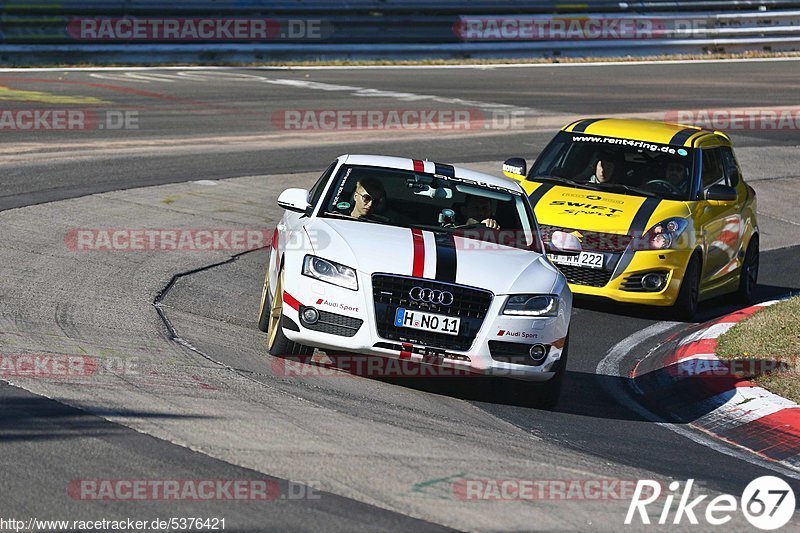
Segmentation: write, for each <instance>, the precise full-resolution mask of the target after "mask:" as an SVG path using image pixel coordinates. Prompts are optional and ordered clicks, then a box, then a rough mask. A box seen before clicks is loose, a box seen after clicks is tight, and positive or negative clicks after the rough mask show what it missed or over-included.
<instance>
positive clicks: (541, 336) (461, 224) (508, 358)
mask: <svg viewBox="0 0 800 533" xmlns="http://www.w3.org/2000/svg"><path fill="white" fill-rule="evenodd" d="M278 205H280V206H281V207H283V208H284V209H285V210H286V212H285V214H284V216H283V218H282V219H281V221H280V223H279V224H278V226H277V228H276V230H275V234H274V236H273V242H272V250H271V252H270V260H269V265H268V267H267V275H266V279H265V281H264V288H263V294H262V300H261V313H260V317H259V328H260V329H261V330H262V331H265V332H267V334H268V335H267V337H268V341H267V345H268V350H269V353H270V354H272V355H276V356H287V355H307V354H310V353H311V352H312V351H313V349H314V348H317V349H319V350H321V351H325V352H328V353H336V354H340V353H355V354H367V355H373V356H376V355H377V356H383V357H388V358H396V359H401V360H408V361H411V362H417V363H421V364H422V365H426V364H430V365H436V366H438V367H439V368H446V367H451V368H453V369H461V370H464V371H465V374H469V375H472V374H478V375H480V374H483V375H492V376H506V377H513V378H520V379H524V380H528V381H541V382H545V383H542V384H539V385H537V387H538V388H540V389H541V392H543V393H545V394H546V395H547V397H550V398H553V399H556V398H557V397H558V394H559V391H560V388H561V379H562V377H563V374H564V372H565V368H566V357H567V347H568V332H569V320H570V313H571V308H572V294H571V292H570V290H569V288H568V286H567V282H566V280H565V278H564V276H563V275H562V274H561V273H560V271H559V270H558V269H556V268H555V267H553V265H552V264H551V263H550V261H549V260H548V259H547V257H546V255H545V251H544V250H543V245H542V240H541V238H540V236H539V232H538V228H537V225H536V221H535V218H534V215H533V211H532V210H531V207H530V204H529V202H528V198H527V196H526V195H525V193H524V191H523V190H522V188H521V187H520V186H519V184H518V183H517V182H516V181H514V180H510V179H506V178H502V177H495V176H490V175H486V174H482V173H479V172H475V171H471V170H467V169H463V168H458V167H453V166H451V165H444V164H439V163H434V162H431V161H420V160H413V159H404V158H396V157H383V156H368V155H343V156H341V157H339V158H338V159H336V161H334V162H333V163H332V164H331V165H330V166H329V167H328V169H327V170H326V171H325V172H324V173H323V174H322V176H321V177H320V178H319V180H318V181H317V182H316V184H315V185H314V186H313V187H312V188H311V190H310V191H309V190H305V189H287V190H286V191H284V192H283V193H282V194H281V195H280V197H279V198H278ZM557 233H558V234H557V235H555V236H554V237H553V238H551V241H552V242H553V243H554V244H552V245H551V246H557V248H555V249H553V250H550V251H556V252H558V253H559V254H578V253H580V243H579V242H578V240H577V239H576V238H575V237H574V236H572V235H569V234H563V233H561V232H557ZM556 243H557V244H556Z"/></svg>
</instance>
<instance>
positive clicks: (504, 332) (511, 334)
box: [496, 329, 539, 339]
mask: <svg viewBox="0 0 800 533" xmlns="http://www.w3.org/2000/svg"><path fill="white" fill-rule="evenodd" d="M496 336H497V337H517V338H521V339H538V338H539V334H538V333H528V332H527V331H509V330H507V329H501V330H500V331H498V332H497V335H496Z"/></svg>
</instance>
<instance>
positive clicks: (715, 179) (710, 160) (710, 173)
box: [695, 146, 743, 290]
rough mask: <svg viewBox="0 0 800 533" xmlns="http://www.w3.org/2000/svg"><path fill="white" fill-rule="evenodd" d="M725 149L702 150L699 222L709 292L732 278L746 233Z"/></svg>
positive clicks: (704, 280)
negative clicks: (725, 157) (726, 170)
mask: <svg viewBox="0 0 800 533" xmlns="http://www.w3.org/2000/svg"><path fill="white" fill-rule="evenodd" d="M722 150H723V148H722V147H719V146H717V147H706V148H703V149H702V175H701V179H702V188H701V191H700V199H699V201H698V202H697V206H696V207H697V210H698V211H697V213H696V216H695V220H697V222H698V230H699V231H700V235H699V236H698V237H699V238H700V240H701V242H702V243H703V249H704V258H703V274H702V280H701V287H702V288H703V289H706V290H708V289H713V288H716V287H717V286H719V285H722V284H724V283H726V282H727V281H729V280H730V279H731V278H730V277H729V275H730V274H731V273H732V272H734V271H735V270H736V268H737V267H738V263H739V257H738V255H739V250H740V249H741V239H742V234H743V229H742V218H741V213H740V210H739V204H740V203H741V202H740V198H739V196H740V194H739V191H738V190H737V189H736V188H735V187H733V186H732V183H731V181H730V179H729V177H728V175H727V173H726V172H725V165H724V163H723V153H722Z"/></svg>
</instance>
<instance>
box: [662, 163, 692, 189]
mask: <svg viewBox="0 0 800 533" xmlns="http://www.w3.org/2000/svg"><path fill="white" fill-rule="evenodd" d="M664 179H665V180H666V181H668V182H670V183H671V184H672V185H674V186H675V187H676V188H677V189H679V190H681V191H683V190H686V186H687V181H688V179H687V176H686V167H684V166H683V164H681V163H679V162H678V161H670V162H669V163H667V167H666V168H665V169H664Z"/></svg>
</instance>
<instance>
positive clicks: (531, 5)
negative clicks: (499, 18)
mask: <svg viewBox="0 0 800 533" xmlns="http://www.w3.org/2000/svg"><path fill="white" fill-rule="evenodd" d="M799 7H800V1H798V0H672V1H667V0H640V1H628V2H623V1H613V0H588V1H584V2H575V3H570V2H564V1H561V0H469V1H468V2H465V1H464V0H327V1H326V0H177V1H175V2H171V3H168V4H166V3H165V2H164V1H163V0H88V1H87V0H61V1H58V0H25V1H23V2H19V1H12V2H9V1H7V0H2V1H0V12H2V13H26V14H32V13H45V14H50V15H59V14H75V13H83V14H85V13H95V14H99V13H103V14H107V15H118V14H123V15H137V14H163V13H165V12H169V13H173V14H177V13H198V14H200V13H212V12H213V13H228V14H233V13H237V14H241V13H271V14H279V13H283V14H301V13H302V14H309V13H317V14H321V13H325V14H328V15H333V14H341V13H350V14H364V13H382V14H399V13H427V14H434V13H439V14H465V13H470V14H476V15H477V14H497V13H516V14H526V13H528V14H530V13H544V14H555V13H575V12H582V13H588V12H595V13H614V12H635V13H648V12H658V11H662V12H663V11H671V12H681V11H683V12H688V11H734V10H739V11H741V10H772V9H790V8H799Z"/></svg>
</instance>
